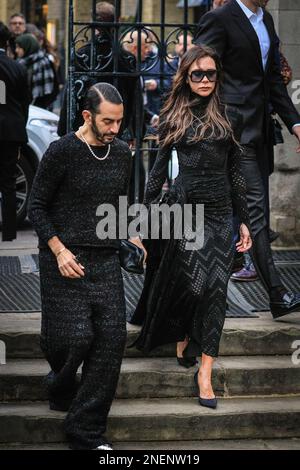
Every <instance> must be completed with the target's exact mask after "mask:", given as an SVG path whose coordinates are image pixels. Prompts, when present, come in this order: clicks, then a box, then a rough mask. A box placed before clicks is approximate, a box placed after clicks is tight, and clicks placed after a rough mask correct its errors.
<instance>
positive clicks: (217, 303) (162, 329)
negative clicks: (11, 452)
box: [131, 46, 252, 408]
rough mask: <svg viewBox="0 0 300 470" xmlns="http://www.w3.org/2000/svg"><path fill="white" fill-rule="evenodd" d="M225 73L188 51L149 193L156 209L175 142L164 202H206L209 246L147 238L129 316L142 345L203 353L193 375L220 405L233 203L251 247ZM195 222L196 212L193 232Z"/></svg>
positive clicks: (212, 58)
mask: <svg viewBox="0 0 300 470" xmlns="http://www.w3.org/2000/svg"><path fill="white" fill-rule="evenodd" d="M220 71H221V65H220V62H219V59H218V57H217V55H216V54H215V53H214V51H213V50H212V49H210V48H208V47H200V46H194V47H193V48H192V49H190V50H189V51H188V52H186V54H185V55H184V56H183V58H182V61H181V64H180V68H179V70H178V72H177V75H176V76H175V79H174V82H173V87H172V90H171V92H170V95H169V97H168V99H167V101H166V103H165V105H164V107H163V109H162V112H161V117H160V120H161V121H160V122H161V124H160V151H159V154H158V157H157V159H156V162H155V165H154V167H153V170H152V172H151V174H150V177H149V182H148V184H147V189H146V194H145V198H144V203H145V204H146V205H147V206H148V207H150V205H151V202H153V201H154V200H155V199H157V197H158V196H159V194H160V192H161V189H162V186H163V183H164V181H165V178H166V176H167V172H168V162H169V158H170V154H171V151H172V148H174V147H175V148H176V150H177V155H178V161H179V174H178V177H177V178H176V180H175V183H174V185H173V186H172V188H171V190H170V191H169V193H168V194H167V195H166V196H165V197H164V200H165V201H166V202H167V203H168V204H172V203H175V202H176V203H180V204H182V205H183V204H184V203H189V204H192V206H193V208H194V207H195V206H196V204H203V205H204V243H203V246H202V247H201V248H200V247H199V248H198V249H196V250H190V249H187V241H188V240H189V239H188V237H187V236H183V237H182V239H179V240H175V239H174V237H173V239H172V237H171V239H170V240H162V241H157V240H145V242H144V243H145V247H146V249H147V251H148V262H147V272H146V278H145V284H144V288H143V292H142V295H141V298H140V301H139V304H138V306H137V309H136V311H135V314H134V316H133V318H132V320H131V321H132V323H135V324H140V323H143V328H142V331H141V333H140V335H139V337H138V339H137V341H136V342H135V346H136V347H137V348H138V349H140V350H142V351H144V352H148V351H150V350H151V349H153V348H154V347H156V346H159V345H162V344H165V343H170V342H175V341H177V342H179V343H178V344H177V357H178V358H179V361H180V358H181V361H180V362H182V365H186V366H192V365H194V364H195V363H196V360H195V357H197V356H201V367H200V369H199V373H198V375H197V374H196V375H195V381H196V384H197V386H198V387H199V395H200V397H199V402H200V404H201V405H203V406H208V407H211V408H215V407H216V405H217V401H216V398H215V395H214V392H213V389H212V385H211V373H212V366H213V361H214V358H215V357H217V356H218V351H219V343H220V338H221V334H222V329H223V325H224V320H225V312H226V295H227V284H228V281H229V277H230V273H231V268H232V263H233V256H234V251H235V244H234V241H233V228H232V211H233V206H234V208H235V209H236V211H237V214H238V216H239V220H240V222H241V225H240V240H239V242H238V243H237V244H236V247H237V250H238V251H240V252H244V251H246V250H248V249H249V248H250V247H251V244H252V242H251V238H250V232H249V227H250V224H249V217H248V211H247V202H246V195H245V190H246V187H245V181H244V178H243V176H242V174H241V172H240V169H239V158H240V153H241V149H240V146H239V144H238V142H237V141H236V137H235V136H236V135H237V132H234V131H233V129H234V130H235V131H237V130H238V128H239V125H240V115H239V114H236V113H233V112H230V110H226V109H225V108H224V107H223V106H222V105H221V102H220V99H219V86H220ZM229 116H230V119H229ZM194 222H195V217H194V216H193V227H192V228H193V229H194V228H195V227H194ZM136 243H137V244H140V245H141V242H139V241H137V240H136ZM184 361H185V363H184Z"/></svg>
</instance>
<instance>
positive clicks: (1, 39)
mask: <svg viewBox="0 0 300 470" xmlns="http://www.w3.org/2000/svg"><path fill="white" fill-rule="evenodd" d="M10 37H11V34H10V32H9V29H8V27H7V26H6V25H5V24H4V23H2V21H0V47H1V48H2V49H6V47H7V41H8V40H9V39H10Z"/></svg>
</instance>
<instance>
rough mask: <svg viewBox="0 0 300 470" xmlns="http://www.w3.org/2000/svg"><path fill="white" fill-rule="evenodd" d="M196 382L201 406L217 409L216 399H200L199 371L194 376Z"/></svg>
mask: <svg viewBox="0 0 300 470" xmlns="http://www.w3.org/2000/svg"><path fill="white" fill-rule="evenodd" d="M194 381H195V384H196V387H197V391H198V401H199V405H201V406H205V407H206V408H213V409H215V408H217V404H218V401H217V399H216V397H215V398H201V397H200V387H199V383H198V371H197V372H196V374H195V375H194Z"/></svg>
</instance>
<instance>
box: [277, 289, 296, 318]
mask: <svg viewBox="0 0 300 470" xmlns="http://www.w3.org/2000/svg"><path fill="white" fill-rule="evenodd" d="M270 310H271V313H272V315H273V318H279V317H283V316H284V315H288V314H289V313H292V312H300V294H293V293H292V292H286V293H285V294H284V295H283V296H282V298H281V299H280V300H277V301H271V302H270Z"/></svg>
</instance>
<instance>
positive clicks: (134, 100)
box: [68, 0, 211, 202]
mask: <svg viewBox="0 0 300 470" xmlns="http://www.w3.org/2000/svg"><path fill="white" fill-rule="evenodd" d="M154 1H155V0H136V11H135V14H134V15H133V16H132V17H131V18H129V19H126V20H124V18H122V16H121V13H122V6H123V9H124V3H125V0H123V5H122V3H121V2H122V0H115V2H114V6H115V12H114V16H113V17H112V18H111V17H109V15H107V14H106V15H101V13H100V14H99V5H97V4H98V1H97V0H91V4H90V5H91V11H90V19H89V20H87V21H86V20H85V21H82V20H81V19H80V17H78V14H77V13H78V12H77V11H76V8H75V6H74V1H73V0H69V67H68V72H69V73H68V129H69V130H71V129H74V128H76V126H77V121H78V119H76V115H77V114H78V113H80V103H81V102H82V99H83V97H84V93H85V92H86V90H87V88H88V87H89V85H90V84H92V83H96V82H99V81H108V82H110V83H112V84H114V85H115V86H116V87H117V88H118V89H119V90H120V88H122V90H120V91H121V94H125V95H126V96H127V99H126V100H125V101H124V104H125V107H126V106H127V107H128V109H129V108H130V110H131V111H130V113H129V114H130V115H129V116H128V112H127V117H126V119H125V124H124V128H123V134H122V136H123V138H124V139H127V140H130V141H132V142H134V144H133V152H134V157H135V158H134V162H135V164H134V201H135V202H138V201H139V199H140V198H141V194H140V179H141V167H142V171H144V167H143V164H144V162H145V160H147V158H144V155H147V156H148V157H149V155H150V157H151V154H152V156H155V155H156V148H155V147H156V142H157V140H156V139H155V135H153V134H154V130H153V126H151V125H150V127H149V126H148V127H147V125H145V124H144V123H145V116H146V115H147V118H148V119H149V116H150V118H151V115H150V113H147V110H148V105H147V104H146V103H145V96H146V95H147V94H146V92H145V91H144V90H143V88H144V84H145V81H146V80H147V79H155V80H157V83H158V86H159V95H160V97H161V99H163V95H164V92H165V91H166V89H167V88H168V87H169V86H170V83H171V82H170V81H171V79H172V76H173V75H174V74H175V72H176V69H177V67H178V62H177V61H176V54H175V48H176V45H177V46H178V45H179V41H181V42H183V48H184V50H185V49H186V47H187V45H188V41H189V35H191V36H193V32H194V27H195V24H194V19H198V17H199V11H200V15H201V14H203V13H205V12H206V11H207V10H208V9H209V8H210V6H211V0H173V1H172V0H156V1H155V5H157V6H158V9H157V11H156V13H155V19H156V18H157V21H149V22H146V21H143V19H144V17H145V15H144V10H145V9H146V7H149V4H152V6H153V2H154ZM131 3H132V2H131ZM77 5H78V3H77ZM193 8H194V9H195V10H193ZM176 12H177V13H176ZM192 13H194V17H193V18H192V19H191V15H192ZM174 18H176V20H175V21H174ZM170 19H171V20H172V21H170ZM135 42H136V43H137V48H136V50H135V53H133V52H132V50H131V47H132V46H133V43H135ZM143 44H144V45H145V44H146V47H147V48H148V54H147V57H146V58H145V59H144V52H143V48H144V45H143ZM143 59H144V60H143ZM124 83H125V87H124ZM122 92H123V93H122ZM123 98H124V96H123ZM125 116H126V110H125ZM77 117H78V116H77ZM148 124H149V123H148ZM150 124H151V119H150ZM147 134H149V135H150V137H151V138H152V140H145V137H146V138H147ZM145 152H146V153H145ZM150 160H151V158H150ZM152 160H153V158H152ZM146 166H147V165H146Z"/></svg>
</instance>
